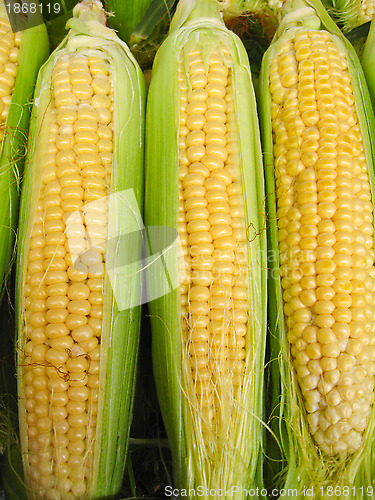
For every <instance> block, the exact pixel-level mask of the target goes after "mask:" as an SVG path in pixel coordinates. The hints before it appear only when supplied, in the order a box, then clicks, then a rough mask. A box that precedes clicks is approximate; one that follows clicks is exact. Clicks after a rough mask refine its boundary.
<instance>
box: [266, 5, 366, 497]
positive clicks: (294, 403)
mask: <svg viewBox="0 0 375 500" xmlns="http://www.w3.org/2000/svg"><path fill="white" fill-rule="evenodd" d="M284 9H285V11H284V17H283V19H282V21H281V23H280V26H279V29H278V32H277V34H276V37H275V40H274V42H273V44H272V45H271V47H270V48H269V50H268V51H267V52H266V54H265V57H264V60H263V63H262V74H261V82H262V85H261V90H262V96H261V116H262V120H261V122H262V128H263V145H264V152H265V162H266V166H265V168H266V184H267V193H268V195H267V200H268V213H269V216H270V231H269V239H268V241H269V252H270V253H269V255H270V256H271V257H272V260H271V261H270V262H269V267H270V269H271V270H270V277H271V279H270V296H269V303H270V311H269V314H270V322H271V332H272V335H271V360H273V361H272V363H273V365H274V366H273V370H272V377H273V390H274V394H273V402H274V404H273V406H274V408H273V412H274V413H273V415H272V417H273V420H272V424H273V429H274V430H275V431H276V434H277V435H278V438H279V445H280V446H281V447H282V451H283V453H284V457H285V458H286V460H287V467H288V471H287V476H286V478H285V484H287V485H288V486H290V487H292V485H294V487H296V488H298V489H299V494H300V496H301V497H303V494H302V493H301V492H302V489H303V487H306V486H307V485H309V486H310V485H312V486H314V487H315V491H317V490H318V495H319V494H321V496H322V498H325V496H324V491H326V490H324V488H325V487H326V486H327V485H331V486H332V484H333V485H338V486H340V487H342V486H344V485H346V486H353V485H355V487H356V488H358V487H360V486H363V487H364V488H365V487H366V486H367V485H371V484H372V483H371V479H370V478H371V474H370V475H368V473H369V471H370V470H372V468H373V458H372V457H373V444H372V443H373V433H374V422H375V418H374V410H373V400H374V370H373V364H374V361H373V360H374V347H373V346H374V345H375V336H374V334H375V325H374V311H373V307H374V306H373V304H374V277H375V267H374V249H373V247H374V242H373V237H374V236H373V233H374V230H373V228H374V211H373V205H372V203H373V195H372V192H373V186H374V174H373V166H374V159H373V154H374V149H373V148H374V143H373V131H374V116H373V113H372V110H371V105H370V103H369V95H368V91H367V89H366V84H365V82H364V77H363V73H362V71H361V68H360V65H359V62H358V59H357V57H356V55H355V53H354V51H353V49H352V47H351V46H350V44H349V43H348V42H347V41H346V40H345V38H344V37H343V36H342V34H341V33H340V31H339V30H338V29H337V27H336V26H335V24H334V23H333V22H332V21H331V20H330V18H329V16H328V15H327V13H326V12H325V11H324V9H323V7H322V5H321V4H320V3H319V2H315V1H314V2H310V1H309V2H308V3H305V2H295V3H293V2H287V3H286V4H285V6H284ZM320 487H322V488H323V490H320V489H319V488H320ZM322 492H323V493H322ZM347 493H348V496H349V498H352V497H351V495H353V497H355V494H356V493H355V491H354V489H350V490H348V491H347ZM357 494H358V492H357ZM334 495H337V492H335V493H334ZM317 498H318V497H317Z"/></svg>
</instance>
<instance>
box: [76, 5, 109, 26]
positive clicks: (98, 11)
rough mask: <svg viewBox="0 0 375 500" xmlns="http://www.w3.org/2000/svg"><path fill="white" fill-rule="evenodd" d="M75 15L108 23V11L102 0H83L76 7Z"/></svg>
mask: <svg viewBox="0 0 375 500" xmlns="http://www.w3.org/2000/svg"><path fill="white" fill-rule="evenodd" d="M73 17H77V18H79V19H81V20H82V21H90V20H93V21H94V20H95V21H99V22H100V23H101V24H103V25H104V26H105V25H106V12H105V10H104V8H103V5H102V3H101V2H100V0H82V2H80V3H79V4H77V5H76V6H75V7H74V9H73Z"/></svg>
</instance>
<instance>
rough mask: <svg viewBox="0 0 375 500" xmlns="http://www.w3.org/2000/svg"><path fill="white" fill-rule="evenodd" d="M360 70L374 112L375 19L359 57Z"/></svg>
mask: <svg viewBox="0 0 375 500" xmlns="http://www.w3.org/2000/svg"><path fill="white" fill-rule="evenodd" d="M361 63H362V68H363V71H364V73H365V77H366V81H367V85H368V88H369V91H370V95H371V101H372V105H373V108H374V110H375V71H374V65H375V17H374V18H373V20H372V21H371V24H370V31H369V33H368V36H367V40H366V43H365V46H364V49H363V53H362V57H361Z"/></svg>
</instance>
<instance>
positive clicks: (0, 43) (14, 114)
mask: <svg viewBox="0 0 375 500" xmlns="http://www.w3.org/2000/svg"><path fill="white" fill-rule="evenodd" d="M48 50H49V46H48V37H47V31H46V29H45V26H44V25H40V26H36V27H33V28H29V29H27V30H25V31H20V32H13V31H12V28H11V25H10V23H9V20H8V17H7V11H6V9H5V5H4V3H3V2H1V3H0V199H1V202H2V205H1V211H0V228H1V237H0V262H1V266H0V283H1V291H3V285H4V283H5V280H4V278H5V276H6V275H7V274H8V272H9V269H10V263H11V259H12V253H13V246H14V240H15V234H16V226H17V217H18V198H19V184H20V180H21V175H22V168H23V165H22V164H23V157H24V154H25V144H26V140H27V137H26V131H27V128H28V123H29V118H30V108H31V106H30V103H31V100H32V95H33V91H34V86H35V81H36V78H37V74H38V71H39V68H40V66H41V64H42V63H43V62H44V61H45V60H46V58H47V56H48Z"/></svg>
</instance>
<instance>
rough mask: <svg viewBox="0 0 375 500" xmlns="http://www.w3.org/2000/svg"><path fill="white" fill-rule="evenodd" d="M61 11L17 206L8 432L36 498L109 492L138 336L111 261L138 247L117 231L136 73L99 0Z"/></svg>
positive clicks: (115, 477)
mask: <svg viewBox="0 0 375 500" xmlns="http://www.w3.org/2000/svg"><path fill="white" fill-rule="evenodd" d="M73 14H74V17H73V18H72V19H71V20H70V21H69V22H68V25H67V26H68V27H69V28H70V32H69V34H68V35H67V37H66V38H65V40H64V41H63V42H62V43H61V45H60V46H59V47H58V48H57V49H56V51H55V52H54V53H53V54H52V55H51V56H50V58H49V60H48V61H47V63H46V64H45V66H44V67H43V69H42V71H41V73H40V75H39V79H38V83H37V89H36V97H35V106H34V109H33V116H32V125H31V131H30V135H31V140H30V143H29V156H28V163H27V170H26V178H25V183H24V188H23V193H22V207H21V216H20V242H19V253H18V276H17V287H18V288H17V315H18V323H19V325H18V379H19V400H20V404H19V413H20V430H21V445H22V453H23V465H24V472H25V479H26V484H27V487H28V496H29V498H37V499H41V498H45V499H69V498H103V497H106V498H107V497H112V496H114V495H115V494H116V493H117V492H118V490H119V487H120V485H121V480H122V475H123V471H124V466H125V453H126V448H127V439H128V435H129V425H130V415H131V407H132V399H133V392H134V377H135V365H136V353H137V346H138V334H139V319H140V308H139V306H138V305H139V304H140V303H141V302H140V299H139V297H138V295H139V288H140V280H139V279H138V278H137V276H135V277H131V276H130V277H128V279H127V281H125V282H124V280H123V279H122V278H121V276H122V275H121V270H120V269H119V267H120V262H121V258H122V256H121V253H122V251H124V250H125V251H128V253H129V256H130V257H132V261H137V260H138V261H139V258H140V246H139V245H137V244H135V245H133V247H132V248H131V249H128V250H127V249H126V247H124V245H123V244H120V243H121V239H120V237H121V235H122V234H125V233H126V232H127V231H128V230H130V229H131V230H135V228H138V229H139V228H140V227H141V226H140V222H141V221H140V220H139V217H136V216H135V215H134V214H136V212H137V210H138V212H139V209H138V205H137V203H138V204H139V205H141V203H142V194H141V189H142V161H143V153H142V143H143V140H142V129H143V102H144V82H143V80H142V76H141V75H140V70H139V68H138V66H137V64H136V62H135V60H134V58H133V57H132V56H131V54H130V51H129V50H128V48H127V47H126V45H125V44H124V43H123V42H121V41H120V40H119V39H118V37H117V36H116V35H115V33H114V32H113V31H112V30H110V29H109V28H106V27H105V14H104V11H103V9H102V5H101V3H100V2H98V1H93V0H88V1H86V0H85V1H84V2H82V3H81V4H79V5H77V6H76V7H75V9H74V12H73ZM128 190H132V193H133V195H132V196H133V198H134V196H135V198H134V200H135V199H136V201H135V202H134V203H133V204H131V203H128V202H129V200H130V198H129V196H127V197H125V203H120V202H119V199H118V198H116V196H117V193H120V195H121V196H122V195H123V194H124V193H125V194H126V193H128ZM113 200H114V201H113ZM118 247H120V249H118ZM111 270H115V274H114V273H112V274H111V273H110V271H111ZM121 289H123V290H121ZM124 290H127V291H124ZM127 296H131V297H132V300H131V301H128V302H124V300H125V299H124V297H125V298H126V297H127ZM119 297H121V300H119ZM137 301H138V302H137ZM130 303H131V305H135V306H138V307H129V304H130Z"/></svg>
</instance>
